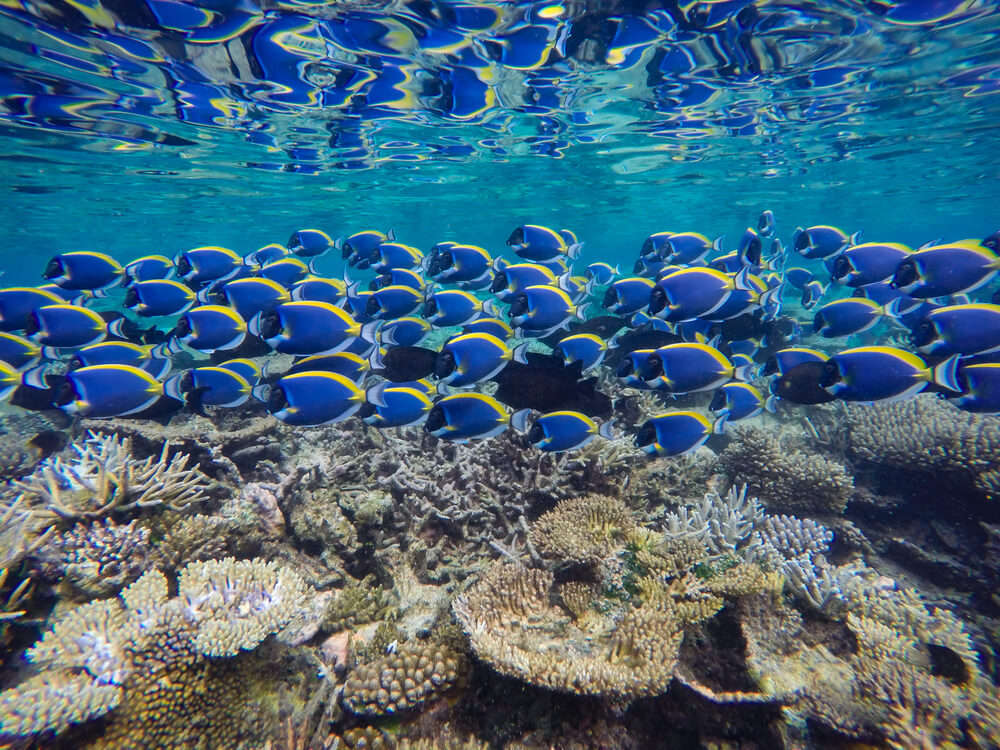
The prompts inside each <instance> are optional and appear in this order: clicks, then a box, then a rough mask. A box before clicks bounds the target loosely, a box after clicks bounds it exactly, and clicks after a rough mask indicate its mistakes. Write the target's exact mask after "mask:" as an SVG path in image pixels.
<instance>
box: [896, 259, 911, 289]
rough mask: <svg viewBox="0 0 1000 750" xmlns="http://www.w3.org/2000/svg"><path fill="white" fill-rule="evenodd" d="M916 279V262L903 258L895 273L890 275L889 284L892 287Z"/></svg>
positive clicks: (907, 283) (898, 286) (906, 283)
mask: <svg viewBox="0 0 1000 750" xmlns="http://www.w3.org/2000/svg"><path fill="white" fill-rule="evenodd" d="M916 280H917V264H916V263H914V262H913V261H912V260H904V261H902V262H901V263H900V264H899V266H897V267H896V274H895V275H894V276H893V277H892V283H891V284H890V286H891V287H892V288H893V289H899V288H900V287H903V286H907V285H909V284H912V283H913V282H914V281H916Z"/></svg>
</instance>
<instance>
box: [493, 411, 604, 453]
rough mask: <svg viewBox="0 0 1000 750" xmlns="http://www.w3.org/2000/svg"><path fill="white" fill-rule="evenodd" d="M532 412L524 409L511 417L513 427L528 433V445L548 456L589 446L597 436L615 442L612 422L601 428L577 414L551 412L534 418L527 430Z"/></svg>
mask: <svg viewBox="0 0 1000 750" xmlns="http://www.w3.org/2000/svg"><path fill="white" fill-rule="evenodd" d="M531 411H532V410H531V409H521V410H520V411H516V412H514V413H513V414H512V415H511V417H510V424H511V427H513V428H514V429H515V430H517V431H518V432H521V433H527V435H528V442H530V443H531V444H532V445H533V446H535V447H536V448H538V449H539V450H542V451H545V452H546V453H562V452H564V451H574V450H577V449H579V448H582V447H584V446H585V445H587V444H588V443H590V442H591V441H592V440H593V439H594V438H595V437H597V436H598V435H600V436H601V437H603V438H605V439H608V440H613V439H614V432H613V425H612V423H611V422H610V421H607V422H604V423H603V424H601V425H600V426H598V424H597V423H596V422H595V421H594V420H593V419H591V418H590V417H588V416H587V415H586V414H581V413H580V412H577V411H552V412H549V413H547V414H542V415H540V416H539V417H537V418H536V419H535V421H534V422H533V423H532V425H531V428H530V429H528V417H529V416H530V415H531Z"/></svg>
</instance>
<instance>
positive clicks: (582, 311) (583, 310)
mask: <svg viewBox="0 0 1000 750" xmlns="http://www.w3.org/2000/svg"><path fill="white" fill-rule="evenodd" d="M588 310H590V303H589V302H584V303H583V304H582V305H577V307H576V311H575V312H574V313H573V314H574V315H576V317H577V318H579V319H580V320H586V319H587V311H588Z"/></svg>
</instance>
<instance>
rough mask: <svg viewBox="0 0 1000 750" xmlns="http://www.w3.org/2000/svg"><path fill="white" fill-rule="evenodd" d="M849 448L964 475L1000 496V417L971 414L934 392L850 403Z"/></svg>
mask: <svg viewBox="0 0 1000 750" xmlns="http://www.w3.org/2000/svg"><path fill="white" fill-rule="evenodd" d="M846 415H847V429H848V435H849V440H850V450H851V451H852V452H853V453H854V454H855V455H856V456H858V457H859V458H862V459H864V460H866V461H871V462H873V463H876V464H885V465H889V466H895V467H899V468H902V469H908V470H912V469H917V470H920V471H926V472H944V473H947V474H950V475H952V476H953V477H963V478H965V479H967V480H968V481H971V482H972V483H973V484H974V485H975V487H976V488H977V489H978V490H979V491H981V492H983V493H985V494H986V495H987V496H988V497H994V496H997V495H1000V419H997V418H996V417H995V416H983V415H978V414H970V413H968V412H964V411H961V410H960V409H957V408H955V407H954V406H952V405H951V404H948V403H945V402H943V401H942V400H941V399H939V398H937V397H936V396H933V395H921V396H917V397H916V398H912V399H907V400H906V401H899V402H894V403H884V402H881V403H877V404H873V405H871V406H868V405H849V406H848V407H847V409H846Z"/></svg>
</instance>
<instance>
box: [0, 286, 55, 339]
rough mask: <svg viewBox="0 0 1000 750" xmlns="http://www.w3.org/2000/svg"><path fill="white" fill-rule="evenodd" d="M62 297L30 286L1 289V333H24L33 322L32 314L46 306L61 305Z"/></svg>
mask: <svg viewBox="0 0 1000 750" xmlns="http://www.w3.org/2000/svg"><path fill="white" fill-rule="evenodd" d="M65 302H66V300H64V299H63V298H62V297H60V296H59V295H57V294H54V293H53V292H50V291H47V290H44V289H36V288H34V287H30V286H12V287H7V288H6V289H0V331H23V330H24V329H25V328H27V327H28V324H29V323H30V321H31V313H32V312H33V311H34V310H36V309H38V308H39V307H42V306H44V305H61V304H63V303H65Z"/></svg>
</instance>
